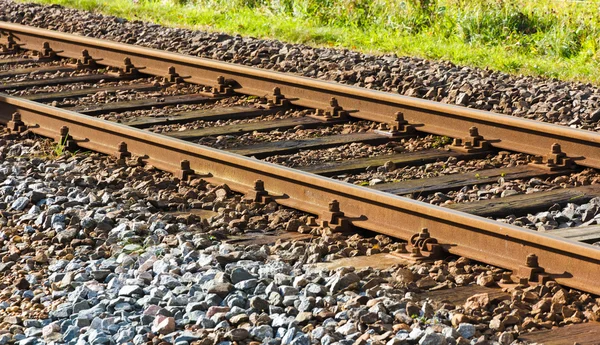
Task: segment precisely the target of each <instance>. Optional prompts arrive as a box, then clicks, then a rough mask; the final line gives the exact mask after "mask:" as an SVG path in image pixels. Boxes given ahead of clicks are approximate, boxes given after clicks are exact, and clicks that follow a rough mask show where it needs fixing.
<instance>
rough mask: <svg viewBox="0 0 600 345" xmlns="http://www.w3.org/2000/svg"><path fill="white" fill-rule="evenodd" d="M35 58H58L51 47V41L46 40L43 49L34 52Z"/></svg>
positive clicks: (42, 59) (39, 59)
mask: <svg viewBox="0 0 600 345" xmlns="http://www.w3.org/2000/svg"><path fill="white" fill-rule="evenodd" d="M33 58H34V60H37V61H46V60H54V59H56V52H55V51H54V50H52V48H50V43H49V42H44V43H43V44H42V49H41V50H40V51H36V52H34V55H33Z"/></svg>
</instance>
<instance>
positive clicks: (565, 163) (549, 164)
mask: <svg viewBox="0 0 600 345" xmlns="http://www.w3.org/2000/svg"><path fill="white" fill-rule="evenodd" d="M531 165H532V166H535V167H538V168H542V169H544V170H548V171H557V170H567V169H572V168H573V167H574V164H573V160H572V159H571V158H568V157H567V154H566V153H564V152H562V148H561V147H560V144H559V143H554V144H552V146H551V147H550V153H548V154H547V155H544V157H541V156H536V157H533V159H532V162H531Z"/></svg>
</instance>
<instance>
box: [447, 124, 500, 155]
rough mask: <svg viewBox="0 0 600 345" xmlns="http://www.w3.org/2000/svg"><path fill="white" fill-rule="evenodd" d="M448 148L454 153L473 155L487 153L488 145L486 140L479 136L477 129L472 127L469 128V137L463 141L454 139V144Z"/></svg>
mask: <svg viewBox="0 0 600 345" xmlns="http://www.w3.org/2000/svg"><path fill="white" fill-rule="evenodd" d="M449 147H450V149H451V150H454V151H458V152H464V153H473V152H484V151H487V150H489V148H490V145H489V142H488V141H487V140H484V139H483V136H481V135H479V129H478V128H477V127H475V126H473V127H471V128H469V135H468V136H467V137H465V138H464V139H460V138H457V139H454V142H453V143H452V145H450V146H449Z"/></svg>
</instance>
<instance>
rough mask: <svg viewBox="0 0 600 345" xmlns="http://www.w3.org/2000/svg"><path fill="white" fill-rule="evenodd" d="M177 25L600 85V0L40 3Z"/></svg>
mask: <svg viewBox="0 0 600 345" xmlns="http://www.w3.org/2000/svg"><path fill="white" fill-rule="evenodd" d="M33 2H36V3H42V4H60V5H64V6H67V7H74V8H78V9H83V10H91V11H97V12H101V13H104V14H109V15H115V16H119V17H124V18H127V19H129V20H143V21H150V22H155V23H158V24H162V25H167V26H177V27H186V28H192V29H202V30H210V31H221V32H226V33H230V34H238V33H239V34H242V35H251V36H256V37H262V38H274V39H279V40H282V41H287V42H293V43H305V44H310V45H315V46H332V47H339V48H349V49H356V50H359V51H363V52H368V53H396V54H398V55H413V56H420V57H424V58H429V59H443V60H448V61H451V62H454V63H456V64H461V65H469V66H476V67H484V68H485V67H489V68H492V69H495V70H499V71H503V72H508V73H516V74H519V73H522V74H527V75H537V76H544V77H551V78H558V79H562V80H577V81H583V82H593V83H595V84H598V83H599V82H600V73H599V72H600V67H599V66H600V64H599V62H600V52H599V49H600V16H599V15H598V13H600V2H597V1H577V0H565V1H563V0H495V1H487V0H469V1H467V0H33Z"/></svg>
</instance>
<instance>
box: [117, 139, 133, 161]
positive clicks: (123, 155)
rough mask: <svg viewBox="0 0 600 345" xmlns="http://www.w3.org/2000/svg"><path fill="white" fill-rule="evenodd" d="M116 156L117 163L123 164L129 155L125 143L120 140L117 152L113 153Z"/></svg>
mask: <svg viewBox="0 0 600 345" xmlns="http://www.w3.org/2000/svg"><path fill="white" fill-rule="evenodd" d="M115 156H116V157H117V163H119V164H125V160H126V159H127V158H130V157H131V152H129V151H128V150H127V143H126V142H124V141H121V142H120V143H119V145H118V146H117V152H116V154H115Z"/></svg>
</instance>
